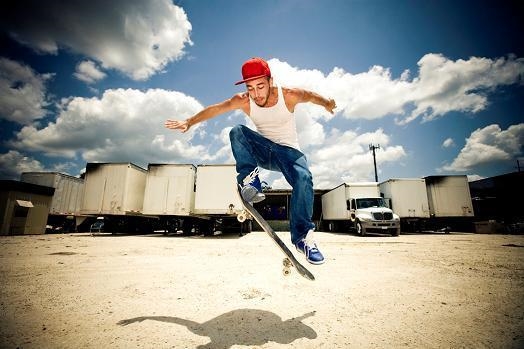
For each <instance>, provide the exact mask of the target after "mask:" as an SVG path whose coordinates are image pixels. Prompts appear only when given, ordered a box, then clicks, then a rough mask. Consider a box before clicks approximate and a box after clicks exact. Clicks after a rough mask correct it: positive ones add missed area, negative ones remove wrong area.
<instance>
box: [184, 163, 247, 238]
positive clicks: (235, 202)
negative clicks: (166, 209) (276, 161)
mask: <svg viewBox="0 0 524 349" xmlns="http://www.w3.org/2000/svg"><path fill="white" fill-rule="evenodd" d="M196 173H197V177H196V192H195V209H194V211H193V213H194V214H195V215H196V216H198V217H201V218H208V219H209V220H210V226H209V228H208V229H206V230H207V233H209V232H211V231H216V230H224V229H231V228H232V229H237V228H239V229H240V234H243V233H248V232H250V231H251V220H245V221H243V222H242V223H239V222H238V221H237V216H238V215H239V214H241V216H242V213H243V212H244V207H243V206H242V202H241V201H240V198H239V197H238V190H237V180H236V177H237V172H236V168H235V165H233V164H231V165H230V164H225V165H198V166H197V172H196ZM239 220H242V219H239ZM206 230H205V231H204V233H206Z"/></svg>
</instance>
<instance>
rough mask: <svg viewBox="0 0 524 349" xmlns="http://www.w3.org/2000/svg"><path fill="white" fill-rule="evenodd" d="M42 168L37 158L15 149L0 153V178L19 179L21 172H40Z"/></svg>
mask: <svg viewBox="0 0 524 349" xmlns="http://www.w3.org/2000/svg"><path fill="white" fill-rule="evenodd" d="M44 170H45V169H44V166H43V165H42V163H40V162H39V161H38V160H35V159H32V158H30V157H27V156H25V155H24V154H22V153H20V152H18V151H16V150H10V151H8V152H7V153H5V154H0V178H2V179H15V180H19V179H20V174H21V173H22V172H40V171H44Z"/></svg>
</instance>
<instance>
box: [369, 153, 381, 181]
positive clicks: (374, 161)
mask: <svg viewBox="0 0 524 349" xmlns="http://www.w3.org/2000/svg"><path fill="white" fill-rule="evenodd" d="M375 149H380V144H379V145H374V144H370V145H369V150H371V151H372V152H373V165H374V166H375V182H378V174H377V159H376V157H375Z"/></svg>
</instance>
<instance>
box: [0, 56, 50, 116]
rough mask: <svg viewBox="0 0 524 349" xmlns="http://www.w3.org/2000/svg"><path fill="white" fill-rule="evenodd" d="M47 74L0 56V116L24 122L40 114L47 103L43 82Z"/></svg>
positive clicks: (47, 78) (43, 112)
mask: <svg viewBox="0 0 524 349" xmlns="http://www.w3.org/2000/svg"><path fill="white" fill-rule="evenodd" d="M51 77H52V75H51V74H38V73H36V72H35V71H33V70H32V69H31V68H30V67H28V66H27V65H24V64H21V63H19V62H16V61H13V60H10V59H7V58H3V57H0V118H2V119H6V120H9V121H13V122H16V123H19V124H27V123H30V122H31V121H33V120H37V119H40V118H42V117H44V116H45V115H46V109H45V108H46V107H47V106H48V104H49V103H48V102H47V100H46V87H45V83H46V81H47V80H49V79H50V78H51Z"/></svg>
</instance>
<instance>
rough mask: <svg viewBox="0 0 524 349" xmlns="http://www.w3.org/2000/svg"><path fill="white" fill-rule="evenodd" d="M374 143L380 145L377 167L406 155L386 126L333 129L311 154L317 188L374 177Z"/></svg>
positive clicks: (312, 169)
mask: <svg viewBox="0 0 524 349" xmlns="http://www.w3.org/2000/svg"><path fill="white" fill-rule="evenodd" d="M370 144H375V145H377V144H380V149H378V150H376V160H377V167H378V171H379V173H380V167H381V166H384V165H386V164H387V163H388V162H391V163H395V162H398V161H399V160H400V159H402V158H404V157H405V156H406V152H405V151H404V149H403V147H402V146H395V145H390V140H389V136H388V135H386V134H385V133H384V131H383V130H382V129H378V130H376V131H374V132H365V133H362V134H358V133H357V132H355V131H351V130H350V131H345V132H341V131H339V130H336V129H335V130H333V131H332V132H331V133H330V134H329V135H327V137H326V142H325V144H324V145H323V146H322V147H318V148H317V149H315V150H313V151H312V152H311V154H310V155H309V156H308V158H309V160H310V166H311V172H312V173H313V178H314V182H315V188H319V189H330V188H333V187H334V186H336V185H338V184H340V183H342V182H344V181H345V182H351V181H362V180H368V181H369V180H373V179H374V171H375V169H374V166H373V156H372V153H371V152H370V150H369V145H370Z"/></svg>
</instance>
